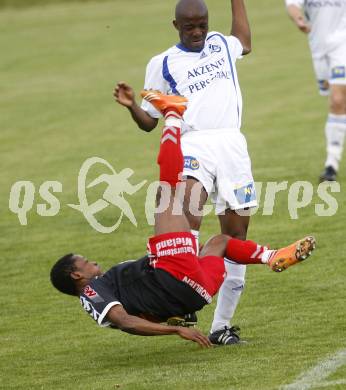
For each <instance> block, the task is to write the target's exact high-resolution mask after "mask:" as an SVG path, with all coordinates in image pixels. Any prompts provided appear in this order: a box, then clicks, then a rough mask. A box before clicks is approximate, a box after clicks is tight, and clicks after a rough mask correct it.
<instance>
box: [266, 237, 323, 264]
mask: <svg viewBox="0 0 346 390" xmlns="http://www.w3.org/2000/svg"><path fill="white" fill-rule="evenodd" d="M315 247H316V240H315V238H314V237H313V236H307V237H305V238H302V239H301V240H298V241H296V242H295V243H294V244H291V245H289V246H286V247H285V248H281V249H278V250H277V251H276V253H275V254H274V255H273V257H272V258H271V259H270V260H269V262H268V265H269V267H270V268H271V269H272V270H273V271H275V272H282V271H285V269H287V268H288V267H291V266H292V265H294V264H297V263H299V262H300V261H303V260H305V259H307V258H308V257H309V256H310V255H311V252H312V251H313V250H314V249H315Z"/></svg>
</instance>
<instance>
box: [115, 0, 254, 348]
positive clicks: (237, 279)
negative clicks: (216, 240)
mask: <svg viewBox="0 0 346 390" xmlns="http://www.w3.org/2000/svg"><path fill="white" fill-rule="evenodd" d="M231 5H232V15H233V20H232V29H231V36H224V35H223V34H221V33H218V32H211V33H208V9H207V6H206V5H205V3H204V1H202V0H181V1H179V2H178V4H177V6H176V14H175V17H176V18H175V20H174V22H173V24H174V26H175V28H176V29H177V30H178V32H179V37H180V43H179V44H177V45H175V46H173V47H171V48H170V49H168V50H166V51H165V52H163V53H161V54H159V55H158V56H155V57H154V58H152V59H151V61H150V62H149V64H148V66H147V72H146V78H145V89H155V90H160V91H161V92H163V93H167V94H176V95H183V96H185V97H187V98H188V99H189V105H188V109H187V110H186V112H185V114H184V117H183V119H184V122H183V125H182V132H183V136H182V141H181V142H182V150H183V154H184V158H185V164H184V171H183V174H184V176H185V177H186V178H187V180H186V194H185V195H186V197H185V199H186V201H185V202H184V211H185V214H186V215H187V218H188V220H189V223H190V227H191V229H192V231H193V232H194V234H195V235H196V236H197V237H198V231H199V228H200V225H201V221H202V216H201V212H200V210H201V208H202V207H203V205H204V204H205V203H206V201H207V198H208V196H211V198H212V200H213V201H214V203H215V207H216V213H217V214H218V215H219V220H220V225H221V232H222V233H224V234H228V235H231V236H232V237H236V238H239V239H242V240H245V239H246V234H247V228H248V224H249V216H248V215H246V214H248V213H246V212H245V213H244V212H242V213H237V212H236V211H237V210H242V211H243V210H248V208H250V207H253V206H256V205H257V202H256V194H255V186H254V181H253V177H252V173H251V162H250V158H249V156H248V152H247V145H246V140H245V138H244V136H243V135H242V134H241V132H240V126H241V113H242V97H241V92H240V88H239V84H238V79H237V73H236V69H235V62H236V60H237V58H239V57H240V56H241V55H245V54H248V53H249V52H250V50H251V34H250V28H249V24H248V19H247V16H246V10H245V5H244V1H243V0H232V1H231ZM114 96H115V99H116V101H117V102H119V103H120V104H122V105H123V106H125V107H127V108H128V109H129V111H130V113H131V115H132V117H133V119H134V120H135V122H136V123H137V124H138V126H139V127H140V128H141V129H143V130H145V131H151V130H153V129H154V128H155V127H156V125H157V123H158V118H160V117H161V114H160V113H159V112H158V111H157V110H155V109H154V108H153V107H152V106H151V105H150V104H149V103H148V102H145V101H144V102H143V103H142V105H141V107H140V106H138V105H137V103H136V100H135V95H134V92H133V89H132V88H131V87H130V86H129V85H127V84H126V83H123V82H122V83H119V84H118V85H117V86H116V88H115V91H114ZM240 214H241V215H240ZM226 267H227V274H228V276H227V278H226V280H225V283H224V284H223V286H222V287H221V289H220V292H219V297H218V303H217V308H216V311H215V315H214V320H213V323H212V328H211V334H210V340H211V341H212V342H213V343H215V344H233V343H237V342H239V341H240V339H239V336H238V334H237V329H236V328H234V327H230V320H231V318H232V317H233V314H234V311H235V309H236V306H237V304H238V302H239V298H240V295H241V292H242V290H243V288H244V283H245V271H246V267H245V266H244V265H239V264H235V263H233V262H232V260H231V259H227V262H226ZM220 330H224V333H225V335H227V337H219V336H220ZM216 335H217V337H216ZM225 340H226V341H225Z"/></svg>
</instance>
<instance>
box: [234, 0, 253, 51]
mask: <svg viewBox="0 0 346 390" xmlns="http://www.w3.org/2000/svg"><path fill="white" fill-rule="evenodd" d="M231 3H232V29H231V35H233V36H235V37H237V38H238V39H239V41H240V42H241V44H242V46H243V55H246V54H249V53H250V52H251V30H250V25H249V20H248V17H247V14H246V8H245V4H244V0H231Z"/></svg>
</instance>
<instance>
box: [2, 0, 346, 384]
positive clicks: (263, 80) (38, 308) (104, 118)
mask: <svg viewBox="0 0 346 390" xmlns="http://www.w3.org/2000/svg"><path fill="white" fill-rule="evenodd" d="M209 3H210V4H209V5H210V28H211V30H219V31H222V32H224V33H227V32H228V31H229V30H230V9H229V7H230V6H229V2H225V1H221V0H214V1H212V2H211V1H209ZM174 4H175V2H174V1H149V0H141V1H139V0H132V1H131V2H129V1H125V0H117V1H110V2H101V3H93V2H88V3H87V4H80V3H71V4H67V3H64V4H54V5H51V6H46V7H45V6H38V7H33V8H27V9H21V10H13V9H5V10H1V11H0V32H1V33H0V47H1V48H2V50H1V58H0V91H1V94H0V110H1V115H0V152H1V157H2V174H1V177H0V188H1V190H0V205H1V209H0V210H1V218H0V227H1V236H0V245H1V254H2V256H1V260H0V262H1V269H2V272H1V275H2V289H3V294H2V297H3V298H2V315H1V321H0V332H1V363H0V366H1V372H2V374H1V382H0V387H1V388H4V389H48V390H50V389H88V390H89V389H92V390H96V389H116V388H120V389H124V390H125V389H136V390H137V389H153V390H154V389H189V390H190V389H191V390H192V389H198V390H201V389H218V390H226V389H227V390H230V389H233V390H240V389H250V390H252V389H253V390H258V389H265V390H269V389H278V388H280V386H283V385H285V384H288V383H291V382H293V381H294V380H295V378H296V377H297V376H298V375H300V374H301V373H302V372H304V371H306V370H308V369H309V368H311V367H313V366H315V365H316V364H317V363H318V362H319V361H321V360H323V359H325V358H326V356H329V355H333V354H334V353H335V352H336V351H338V350H342V349H345V347H346V340H345V334H346V333H345V330H346V329H345V267H344V264H343V263H344V261H345V252H346V243H345V239H344V237H345V220H346V211H345V203H346V201H345V192H344V187H345V185H346V179H345V178H346V164H345V161H346V158H344V160H345V161H343V164H342V167H341V172H340V184H341V192H340V193H336V194H333V195H334V196H335V198H336V199H337V201H338V205H339V208H338V211H337V213H336V214H335V215H334V216H332V217H317V216H316V214H315V211H314V204H315V203H323V202H321V200H319V198H318V196H317V195H316V191H317V176H318V174H319V173H320V171H321V169H322V167H323V162H324V149H325V147H324V135H323V127H324V122H325V118H326V114H327V109H326V101H325V99H323V98H320V97H319V96H318V94H317V91H316V87H315V80H314V76H313V73H312V67H311V63H310V55H309V52H308V46H307V42H306V40H305V37H304V36H303V35H302V34H299V33H298V32H297V31H296V30H295V28H294V27H293V25H291V23H290V21H289V20H288V18H287V16H286V14H285V10H284V7H283V4H282V2H277V1H275V0H267V1H266V2H265V4H262V2H256V1H248V2H247V6H248V11H249V17H250V22H251V26H252V32H253V53H252V54H251V55H250V56H248V57H246V58H244V60H242V61H240V62H239V63H238V72H239V78H240V82H241V86H242V92H243V98H244V120H243V132H244V133H245V135H246V137H247V140H248V144H249V151H250V155H251V157H252V162H253V173H254V176H255V179H256V181H263V182H267V181H276V182H281V181H288V184H289V185H291V184H292V183H293V182H295V181H297V180H302V181H309V182H311V183H313V185H314V196H313V201H312V203H311V205H310V206H308V207H306V208H304V209H302V210H299V219H295V220H292V219H291V218H290V216H289V213H288V211H287V205H288V200H287V199H288V191H283V192H281V193H279V194H278V195H277V200H276V203H275V207H274V213H273V215H272V216H263V215H262V209H261V208H260V210H259V211H258V212H257V214H256V215H255V216H254V217H253V218H252V222H251V226H250V230H249V238H251V239H254V240H257V241H258V242H261V243H264V244H265V243H270V245H271V246H272V247H276V246H278V245H283V244H287V243H289V242H291V241H293V240H295V239H297V238H299V237H301V236H303V235H305V234H307V233H313V234H315V236H316V237H317V240H318V249H317V250H316V253H315V254H314V255H313V257H312V259H311V260H308V261H307V262H306V263H305V264H301V265H299V266H297V267H294V268H293V269H290V270H289V271H287V272H285V273H284V274H282V275H277V274H274V273H272V272H270V271H269V270H268V269H267V268H265V267H260V266H253V267H248V271H247V287H246V289H245V291H244V293H243V296H242V299H241V303H240V305H239V307H238V310H237V313H236V317H235V323H237V324H239V325H240V326H241V328H242V331H243V332H242V336H243V337H244V338H246V339H247V340H248V341H249V343H248V344H247V345H244V346H235V347H231V348H215V349H213V350H207V351H205V350H200V349H199V348H198V347H197V346H196V345H194V344H192V343H189V342H184V341H183V340H181V339H179V338H177V337H157V338H151V337H148V338H144V337H143V338H141V337H135V336H130V335H126V334H124V333H121V332H117V331H111V330H105V329H99V328H98V327H97V326H96V325H95V324H94V323H93V321H92V320H91V319H89V318H88V317H87V316H86V314H85V313H84V312H83V311H82V309H81V307H80V306H79V303H78V300H76V299H73V298H69V297H64V296H62V295H60V294H58V293H56V292H55V291H54V290H53V288H52V287H51V286H50V283H49V278H48V274H49V270H50V267H51V265H52V264H53V262H54V261H55V260H56V259H57V258H58V257H60V256H61V255H63V254H65V253H67V252H69V251H74V252H79V253H82V254H85V255H86V256H88V257H89V258H91V259H97V260H98V261H100V262H101V264H103V267H104V269H107V267H110V266H111V265H113V264H114V263H117V262H120V261H123V260H125V259H129V258H137V257H140V256H142V255H143V253H144V251H145V247H146V246H145V245H146V238H147V237H148V236H149V235H150V234H151V231H152V227H151V226H148V224H147V221H146V218H145V212H144V201H145V196H146V191H145V189H146V188H147V187H145V189H144V190H141V191H139V192H138V193H137V194H136V195H134V196H132V197H130V198H129V201H130V203H131V206H132V208H133V210H134V212H135V215H136V218H137V222H138V227H137V228H136V227H135V226H133V225H132V224H131V223H130V222H129V221H128V220H126V219H124V221H123V223H122V224H121V226H120V228H119V229H118V230H117V231H116V232H114V233H113V234H111V235H106V234H100V233H97V232H96V231H94V230H93V229H92V228H91V227H90V226H89V225H88V223H87V222H86V221H85V219H84V218H83V216H82V214H80V213H78V212H77V211H76V210H73V209H71V208H69V207H68V206H67V204H70V203H77V175H78V171H79V169H80V166H81V165H82V163H83V162H84V160H85V159H86V158H88V157H91V156H99V157H102V158H104V159H106V160H107V161H108V162H110V163H111V164H112V165H113V166H114V167H115V169H116V170H117V171H118V172H119V171H120V170H122V169H123V168H126V167H130V168H132V169H133V170H134V172H135V174H134V175H133V178H132V179H131V180H132V182H134V183H137V182H139V181H141V180H144V179H146V180H148V181H149V182H151V181H153V180H155V179H156V177H157V168H156V166H155V163H154V161H155V158H156V151H157V147H158V140H159V131H154V132H153V133H151V134H146V133H144V132H141V131H140V130H138V129H137V128H136V126H135V125H134V123H133V122H132V121H131V119H130V117H129V115H128V113H127V112H126V110H125V109H123V108H121V107H120V106H117V105H116V104H115V103H114V102H113V101H112V88H113V85H114V84H115V82H116V81H118V80H125V81H128V82H129V83H131V84H132V85H133V87H134V88H135V89H136V90H137V91H139V90H140V89H141V87H142V84H143V78H144V71H145V65H146V63H147V61H148V60H149V59H150V58H151V57H152V56H153V55H154V54H156V53H159V52H160V51H162V50H164V49H166V48H167V47H169V46H170V45H172V44H173V43H175V42H176V41H177V35H176V32H175V31H174V29H173V27H172V26H171V25H170V21H171V20H172V19H173V7H174ZM19 180H29V181H32V183H33V184H34V186H35V188H36V192H35V200H34V205H33V208H32V209H31V211H30V212H28V214H27V217H28V225H27V226H20V224H19V221H18V218H17V216H16V215H15V214H13V213H11V212H10V211H9V208H8V202H9V193H10V189H11V186H12V185H13V184H14V183H15V182H16V181H19ZM47 180H57V181H60V182H61V183H62V192H61V193H57V194H55V195H56V196H57V198H58V199H59V202H60V206H61V207H60V212H59V213H58V215H56V216H54V217H41V216H39V215H38V214H37V212H36V205H37V204H38V203H44V202H43V201H42V199H41V198H40V195H39V187H40V185H41V184H42V183H43V182H45V181H47ZM101 194H102V193H101ZM93 195H94V196H96V195H97V194H93ZM263 196H264V195H263V194H262V199H261V201H262V202H263ZM114 212H115V211H114V210H112V211H110V212H109V214H107V213H105V215H103V219H102V220H103V222H104V223H105V224H107V223H108V224H112V222H113V219H114V216H115V215H114ZM217 231H218V224H217V220H216V218H215V217H213V216H212V215H210V216H208V217H207V218H206V219H205V220H204V222H203V226H202V238H206V237H207V236H208V235H210V234H214V233H216V232H217ZM212 315H213V306H211V307H208V308H206V309H205V310H204V311H203V312H201V313H200V315H199V319H200V324H199V326H200V328H201V329H202V330H203V331H205V332H207V331H208V329H209V324H210V322H211V319H212ZM345 376H346V368H345V366H342V367H340V368H339V369H338V370H337V371H336V372H335V373H333V375H332V376H331V377H330V378H326V379H325V381H328V383H329V384H324V385H323V384H320V385H317V386H314V387H313V388H316V389H317V388H322V386H323V388H326V387H327V388H328V389H342V388H344V387H343V386H345V382H344V380H345Z"/></svg>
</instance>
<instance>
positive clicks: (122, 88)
mask: <svg viewBox="0 0 346 390" xmlns="http://www.w3.org/2000/svg"><path fill="white" fill-rule="evenodd" d="M113 96H114V99H115V101H116V102H118V103H119V104H121V105H122V106H125V107H131V106H133V104H134V103H135V93H134V91H133V89H132V88H131V87H130V86H129V85H128V84H126V83H124V82H119V83H118V84H117V85H116V86H115V88H114V90H113Z"/></svg>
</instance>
